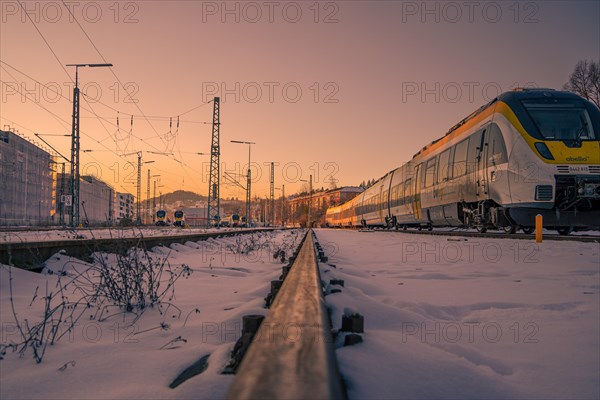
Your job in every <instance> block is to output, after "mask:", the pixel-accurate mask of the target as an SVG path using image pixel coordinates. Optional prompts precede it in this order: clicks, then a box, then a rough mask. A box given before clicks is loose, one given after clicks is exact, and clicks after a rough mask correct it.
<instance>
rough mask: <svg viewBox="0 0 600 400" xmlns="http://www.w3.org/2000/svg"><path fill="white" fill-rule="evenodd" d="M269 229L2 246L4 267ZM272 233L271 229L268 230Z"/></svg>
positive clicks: (0, 258) (39, 264)
mask: <svg viewBox="0 0 600 400" xmlns="http://www.w3.org/2000/svg"><path fill="white" fill-rule="evenodd" d="M264 230H265V228H257V229H244V230H235V231H221V232H218V231H216V232H205V233H193V234H183V235H177V236H175V235H173V236H148V237H146V236H143V232H142V234H141V235H139V236H137V237H125V238H104V239H66V240H53V241H38V242H13V243H0V263H1V264H6V265H14V266H16V267H19V268H23V269H28V270H40V269H41V268H42V267H43V263H44V261H46V260H47V259H48V258H50V257H52V255H54V254H56V253H58V252H59V251H64V252H65V253H66V254H67V255H69V256H72V257H77V258H83V259H86V258H88V257H89V256H90V255H91V254H92V253H94V252H98V251H101V252H110V253H120V254H124V253H125V252H127V250H128V249H130V248H132V247H136V246H137V247H140V246H143V247H145V248H151V247H154V246H169V245H170V244H173V243H180V244H184V243H185V242H188V241H199V240H206V239H208V238H216V237H219V236H235V235H239V234H248V233H254V232H259V231H264ZM267 230H270V229H267Z"/></svg>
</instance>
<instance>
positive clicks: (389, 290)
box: [316, 230, 600, 399]
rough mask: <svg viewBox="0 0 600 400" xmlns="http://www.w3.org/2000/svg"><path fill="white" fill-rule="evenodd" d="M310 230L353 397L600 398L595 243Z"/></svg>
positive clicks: (599, 281) (599, 257)
mask: <svg viewBox="0 0 600 400" xmlns="http://www.w3.org/2000/svg"><path fill="white" fill-rule="evenodd" d="M316 233H317V237H318V239H319V242H320V243H321V245H322V246H323V247H324V248H325V253H326V255H328V256H329V260H328V263H322V264H321V266H320V268H321V274H322V275H321V277H322V279H323V280H324V281H326V282H329V280H330V279H343V280H344V288H343V289H342V291H341V292H340V293H332V294H329V295H327V296H326V298H325V299H326V302H327V303H328V305H329V307H330V308H331V311H332V321H333V324H334V327H335V328H338V329H339V328H340V326H341V320H342V315H343V314H344V310H345V309H348V308H350V309H352V310H356V311H358V312H359V313H360V314H362V315H363V316H364V318H365V333H364V334H362V336H363V340H364V341H363V343H360V344H357V345H354V346H347V347H341V344H342V343H343V340H341V339H338V341H337V344H338V349H337V351H336V353H337V357H338V362H339V364H340V369H341V373H342V375H343V377H344V379H345V381H346V383H347V387H348V392H349V398H350V399H364V398H371V399H385V398H390V399H396V398H411V399H413V398H421V399H431V398H519V399H521V398H544V399H546V398H564V399H567V398H568V399H574V398H577V399H583V398H590V399H598V398H599V397H600V383H599V382H600V381H599V380H598V377H599V376H600V346H599V341H600V309H599V308H600V307H599V299H598V296H599V292H600V245H599V244H598V243H580V242H574V241H565V242H543V243H541V244H535V243H534V242H533V241H532V242H528V241H523V240H511V239H503V240H496V239H484V238H482V239H473V238H468V239H467V238H457V237H451V238H447V237H440V236H421V235H419V236H416V235H409V234H404V233H400V232H374V233H371V234H366V233H363V232H356V231H334V230H317V232H316ZM332 265H335V268H334V267H333V266H332ZM341 336H343V334H342V335H341Z"/></svg>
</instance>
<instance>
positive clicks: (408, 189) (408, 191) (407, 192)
mask: <svg viewBox="0 0 600 400" xmlns="http://www.w3.org/2000/svg"><path fill="white" fill-rule="evenodd" d="M411 197H412V179H411V178H409V179H407V180H406V182H404V203H405V204H408V203H410V202H412V199H411Z"/></svg>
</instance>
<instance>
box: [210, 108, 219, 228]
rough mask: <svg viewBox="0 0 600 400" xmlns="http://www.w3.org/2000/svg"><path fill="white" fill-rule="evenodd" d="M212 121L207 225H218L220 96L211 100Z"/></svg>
mask: <svg viewBox="0 0 600 400" xmlns="http://www.w3.org/2000/svg"><path fill="white" fill-rule="evenodd" d="M213 105H214V108H213V122H212V139H211V142H210V143H211V145H210V177H209V179H208V210H207V213H208V215H207V217H208V221H207V223H208V226H210V225H212V224H216V226H217V227H218V226H219V225H220V220H221V216H220V215H219V212H220V211H219V210H220V196H219V188H220V186H221V174H220V161H219V158H220V155H221V146H220V137H219V136H220V126H221V122H220V114H221V109H220V98H219V97H215V98H214V100H213Z"/></svg>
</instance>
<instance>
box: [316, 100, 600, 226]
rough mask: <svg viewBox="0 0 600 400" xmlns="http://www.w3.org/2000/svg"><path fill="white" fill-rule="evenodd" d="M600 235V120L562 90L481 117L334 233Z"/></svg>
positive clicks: (436, 145) (375, 191) (355, 202)
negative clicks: (438, 229)
mask: <svg viewBox="0 0 600 400" xmlns="http://www.w3.org/2000/svg"><path fill="white" fill-rule="evenodd" d="M537 214H541V215H542V216H543V220H544V227H545V228H549V229H556V230H558V232H559V233H561V234H568V233H570V232H571V231H573V230H583V229H597V228H599V227H600V111H599V110H598V108H597V107H596V106H595V105H594V104H592V103H590V102H589V101H587V100H584V99H583V98H581V97H579V96H577V95H575V94H573V93H568V92H561V91H555V90H552V89H517V90H515V91H511V92H506V93H503V94H501V95H500V96H498V97H497V98H496V99H494V100H492V101H491V102H489V103H488V104H486V105H485V106H483V107H481V108H480V109H478V110H477V111H475V112H474V113H472V114H471V115H469V116H468V117H466V118H465V119H463V120H462V121H460V122H459V123H458V124H456V125H455V126H454V127H452V128H451V129H450V130H449V131H448V132H447V133H446V134H445V135H444V136H443V137H442V138H440V139H438V140H436V141H434V142H432V143H430V144H429V145H427V146H425V147H424V148H423V149H422V150H421V151H419V152H418V153H417V154H415V155H414V157H413V158H412V159H411V160H410V161H409V162H408V163H406V164H405V165H403V166H402V167H399V168H397V169H394V170H393V171H390V172H389V173H387V174H386V175H385V176H384V177H382V178H381V179H379V180H378V181H377V182H376V183H375V184H374V185H372V186H371V187H369V188H368V189H367V190H365V191H364V192H363V193H361V194H360V195H358V196H357V197H355V198H354V199H352V200H350V201H348V202H346V203H344V204H341V205H339V206H336V207H331V208H329V209H328V210H327V214H326V222H327V225H329V226H386V227H390V228H398V227H404V228H405V227H408V226H415V227H418V228H419V229H421V228H423V227H427V228H429V229H431V228H432V227H434V226H467V227H474V228H477V230H479V231H480V232H484V231H485V230H487V229H502V230H505V231H506V232H508V233H513V232H515V231H516V230H517V229H518V228H522V229H523V231H524V232H531V231H532V230H533V226H534V225H535V216H536V215H537Z"/></svg>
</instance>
